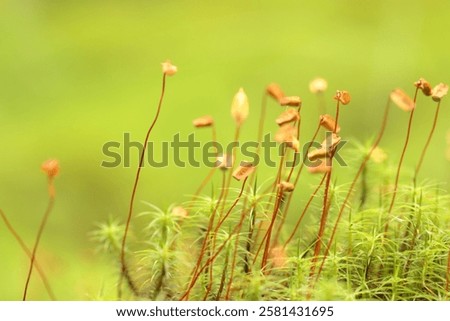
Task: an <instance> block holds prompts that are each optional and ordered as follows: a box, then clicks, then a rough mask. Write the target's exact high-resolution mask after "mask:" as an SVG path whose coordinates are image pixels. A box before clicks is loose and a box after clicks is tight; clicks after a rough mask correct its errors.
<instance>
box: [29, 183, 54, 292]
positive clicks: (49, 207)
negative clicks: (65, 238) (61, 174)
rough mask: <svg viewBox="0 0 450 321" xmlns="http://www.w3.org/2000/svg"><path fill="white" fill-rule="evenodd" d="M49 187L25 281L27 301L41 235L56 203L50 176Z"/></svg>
mask: <svg viewBox="0 0 450 321" xmlns="http://www.w3.org/2000/svg"><path fill="white" fill-rule="evenodd" d="M48 189H49V199H48V205H47V209H46V211H45V213H44V217H43V218H42V220H41V224H40V226H39V230H38V233H37V235H36V240H35V241H34V246H33V250H32V252H31V259H30V267H29V269H28V275H27V280H26V282H25V288H24V291H23V297H22V301H26V300H27V293H28V286H29V284H30V279H31V273H32V272H33V267H34V265H35V264H34V262H35V260H36V252H37V249H38V246H39V242H40V240H41V236H42V233H43V232H44V227H45V224H46V223H47V220H48V217H49V216H50V213H51V211H52V209H53V206H54V204H55V192H54V187H53V178H52V177H49V179H48Z"/></svg>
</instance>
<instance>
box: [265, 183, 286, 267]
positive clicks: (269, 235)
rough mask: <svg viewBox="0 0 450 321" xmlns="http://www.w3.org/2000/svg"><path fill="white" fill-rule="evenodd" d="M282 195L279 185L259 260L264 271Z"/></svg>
mask: <svg viewBox="0 0 450 321" xmlns="http://www.w3.org/2000/svg"><path fill="white" fill-rule="evenodd" d="M282 195H283V188H282V187H279V192H278V195H277V198H276V201H275V207H274V209H273V212H272V219H271V221H270V225H269V228H268V230H267V233H266V234H267V237H266V245H265V247H264V252H263V257H262V262H261V269H262V270H263V271H264V269H265V268H266V265H267V258H268V255H269V251H270V240H271V236H272V229H273V226H274V224H275V220H276V218H277V214H278V210H279V208H280V203H281V198H282Z"/></svg>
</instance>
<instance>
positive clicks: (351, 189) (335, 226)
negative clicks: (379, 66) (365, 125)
mask: <svg viewBox="0 0 450 321" xmlns="http://www.w3.org/2000/svg"><path fill="white" fill-rule="evenodd" d="M390 102H391V100H390V99H389V98H388V101H387V103H386V107H385V110H384V115H383V120H382V123H381V128H380V131H379V133H378V136H377V138H376V139H375V142H374V143H373V145H372V147H371V148H370V150H369V152H368V153H367V155H366V156H365V157H364V159H363V161H362V163H361V165H360V166H359V169H358V171H357V172H356V175H355V177H354V178H353V181H352V183H351V185H350V188H349V190H348V192H347V195H346V196H345V199H344V201H343V203H342V205H341V207H340V209H339V213H338V216H337V219H336V222H335V223H334V227H333V231H332V232H331V236H330V239H329V241H328V243H327V246H326V248H325V254H324V257H323V260H322V263H321V264H320V267H319V271H318V272H317V278H316V280H317V279H318V278H319V276H320V274H321V272H322V270H323V266H324V264H325V261H326V259H327V256H328V253H329V251H330V248H331V245H332V243H333V240H334V237H335V235H336V231H337V228H338V225H339V221H340V220H341V217H342V214H343V213H344V211H345V209H346V207H347V203H348V201H349V200H350V197H351V195H352V193H353V191H354V188H355V186H356V183H357V181H358V179H359V176H360V175H361V174H362V173H363V171H364V169H365V168H366V165H367V162H368V161H369V159H370V157H371V156H372V153H373V151H374V150H375V149H376V148H377V146H378V145H379V144H380V141H381V139H382V138H383V135H384V132H385V129H386V124H387V120H388V116H389V110H390Z"/></svg>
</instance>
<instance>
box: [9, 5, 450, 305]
mask: <svg viewBox="0 0 450 321" xmlns="http://www.w3.org/2000/svg"><path fill="white" fill-rule="evenodd" d="M449 20H450V3H449V2H448V1H446V0H442V1H438V0H430V1H391V0H379V1H356V0H354V1H352V0H338V1H324V0H317V1H304V0H295V1H235V0H231V1H156V0H148V1H144V0H141V1H119V0H111V1H101V0H79V1H69V0H65V1H50V0H20V1H17V0H2V1H0V34H1V37H0V137H1V142H2V144H1V151H0V208H2V209H3V210H4V211H5V213H6V214H7V215H8V217H9V218H10V220H11V222H12V224H13V225H14V226H15V227H16V229H17V230H18V231H19V233H20V234H21V235H22V236H23V237H24V239H25V241H26V242H27V244H29V246H31V244H32V242H33V240H34V238H35V234H36V231H37V227H38V224H39V221H40V219H41V217H42V215H43V211H44V209H45V206H46V202H47V190H46V178H45V175H44V174H43V173H41V172H40V170H39V166H40V164H41V163H42V161H43V160H45V159H47V158H50V157H55V158H57V159H59V161H60V163H61V174H60V176H59V177H58V179H57V182H56V188H57V203H56V206H55V209H54V212H53V213H52V216H51V217H50V220H49V222H48V225H47V227H46V230H45V234H44V236H43V239H42V243H41V246H40V249H39V253H38V255H39V260H40V262H41V264H42V265H43V267H44V268H45V270H46V271H47V274H48V275H49V277H50V282H51V284H52V285H53V287H54V290H55V292H56V295H57V297H58V299H61V300H89V299H101V298H108V297H109V295H108V291H110V290H111V289H112V288H113V283H114V281H115V279H116V277H115V276H116V274H117V269H118V267H117V264H115V263H114V261H113V260H111V259H110V258H107V257H104V256H102V255H100V254H98V253H97V252H96V251H95V249H96V244H95V243H93V242H92V240H91V238H90V236H89V233H90V232H92V230H94V229H95V224H96V223H98V222H102V221H106V220H107V219H108V217H116V218H118V219H120V220H122V221H123V220H124V219H125V216H126V213H127V206H128V199H129V196H130V192H131V186H132V182H133V179H134V174H135V166H136V162H137V159H136V157H134V158H132V162H133V164H134V166H132V168H123V167H119V168H114V169H106V168H103V167H101V166H100V165H101V162H102V160H104V159H105V156H104V155H103V154H102V145H103V144H104V143H105V142H108V141H113V140H116V141H121V139H122V136H123V133H124V132H128V133H130V134H131V138H132V139H135V140H138V141H141V140H142V139H143V137H144V135H145V132H146V130H147V127H148V125H149V122H150V121H151V119H152V117H153V115H154V111H155V107H156V103H157V99H158V96H159V92H160V83H161V69H160V68H161V67H160V63H161V62H162V61H164V60H165V59H168V58H169V59H171V60H172V62H173V63H174V64H176V65H177V66H178V68H179V73H178V74H177V75H176V76H174V77H172V78H170V79H168V86H167V96H166V100H165V104H164V106H163V111H162V114H161V117H160V121H159V123H158V124H157V126H156V128H155V130H154V132H153V136H152V139H153V140H155V141H161V140H170V139H171V137H172V136H173V135H174V134H175V133H178V132H179V133H180V135H181V136H182V137H186V136H187V135H188V134H189V133H191V132H193V128H192V124H191V120H192V119H193V118H195V117H198V116H201V115H204V114H210V115H212V116H213V117H214V118H215V119H216V121H217V128H218V137H219V140H221V141H222V142H227V141H229V140H231V139H232V137H233V130H234V129H233V122H232V120H231V118H230V116H229V115H230V114H229V108H230V103H231V99H232V97H233V95H234V94H235V92H236V91H237V89H238V88H239V87H241V86H242V87H244V88H245V90H246V92H247V95H248V96H249V100H250V118H249V120H248V122H247V123H246V125H245V127H244V128H243V134H242V135H243V138H244V139H254V138H255V135H256V126H257V122H258V117H259V108H260V107H259V106H260V102H261V96H262V92H263V89H264V87H265V86H266V85H267V84H268V83H270V82H272V81H275V82H277V83H279V84H280V85H281V86H282V88H283V89H284V90H285V92H286V93H288V94H290V95H300V96H301V97H302V99H303V101H304V105H303V106H304V108H303V111H302V114H303V125H302V126H303V130H304V135H305V137H306V136H310V135H311V134H310V133H312V131H313V129H314V128H315V126H316V121H317V107H316V103H317V100H316V97H315V96H314V95H312V94H311V93H310V92H309V91H308V83H309V82H310V81H311V80H312V79H313V78H314V77H316V76H322V77H324V78H326V79H327V80H328V83H329V90H328V91H327V93H326V97H327V103H328V106H327V107H328V108H329V110H332V107H333V101H332V99H331V98H332V96H333V92H334V90H336V89H346V90H348V91H349V92H350V93H351V94H352V102H351V104H350V105H348V106H345V108H342V115H341V116H342V118H341V125H342V128H343V131H342V135H345V137H346V138H347V139H348V140H350V141H351V140H352V139H353V140H359V141H362V142H364V141H366V140H367V139H369V138H370V137H373V136H374V135H375V133H376V131H377V129H378V127H379V123H380V120H381V114H382V110H383V108H384V104H385V101H386V98H387V96H388V94H389V92H390V90H392V89H393V88H396V87H400V88H403V89H404V90H405V91H406V92H408V93H410V94H411V95H412V94H413V91H414V88H413V86H412V83H413V82H414V81H415V80H417V79H418V78H419V77H425V78H426V79H427V80H429V81H430V82H431V83H432V84H436V83H438V82H445V83H449V82H450V75H449V70H450V59H449V56H450V50H449V49H450V35H449V33H448V27H445V26H448V21H449ZM434 109H435V104H434V103H432V102H431V100H430V99H425V98H424V97H423V96H420V97H419V105H418V110H417V114H416V117H415V120H414V125H413V134H412V140H411V146H410V147H411V148H410V149H409V151H408V153H407V157H406V160H405V166H406V167H412V166H414V165H415V163H416V161H417V158H418V156H419V152H420V150H421V148H422V146H423V144H424V142H425V139H426V134H427V133H428V130H429V128H430V125H431V121H432V117H433V113H434ZM280 111H281V110H280V109H279V107H277V106H276V105H275V104H271V105H270V110H269V119H273V118H274V117H275V116H276V115H277V114H278V113H279V112H280ZM407 118H408V115H407V114H406V113H405V112H403V111H401V110H398V109H395V110H394V109H393V112H392V114H391V118H390V122H389V125H388V129H387V132H386V136H385V139H384V140H383V142H382V144H381V146H382V147H383V148H384V149H385V150H386V151H387V153H388V155H389V158H390V159H391V160H392V162H393V163H395V161H396V160H397V159H398V157H399V154H400V149H401V146H402V143H403V140H404V133H405V128H406V127H405V126H406V122H407ZM449 119H450V103H449V102H448V100H445V101H444V103H443V106H442V113H441V115H440V119H439V122H438V127H437V129H436V132H435V136H434V139H433V141H432V144H431V146H430V149H429V154H428V156H427V159H426V162H425V164H424V166H423V172H422V179H425V178H429V179H431V180H433V181H435V182H440V183H442V185H443V186H446V187H447V189H448V187H449V177H450V170H449V161H448V160H447V159H446V149H447V148H448V146H447V144H448V143H447V142H446V135H447V132H448V130H449V129H450V126H449ZM272 123H273V122H272V121H270V122H269V123H268V125H267V127H266V128H267V130H269V131H270V130H274V129H275V125H274V124H272ZM344 133H345V134H344ZM209 136H210V132H209V131H207V130H201V131H198V132H197V137H198V139H201V140H207V139H208V138H209ZM207 171H208V169H206V168H191V167H187V168H177V167H174V166H170V167H169V168H161V169H153V168H149V167H147V168H146V169H145V170H144V172H143V176H142V179H141V185H140V187H139V192H138V195H137V201H138V202H137V206H136V212H139V211H142V210H143V207H142V205H141V203H139V201H140V200H146V201H149V202H153V203H155V204H156V205H158V206H161V207H163V208H164V207H167V206H168V205H169V204H172V203H180V202H183V201H186V200H188V199H189V197H187V196H186V195H189V194H192V193H193V192H194V190H195V188H196V187H197V186H198V183H199V181H200V180H201V179H202V178H203V177H204V175H206V173H207ZM406 173H407V170H406ZM403 177H404V176H403ZM404 179H408V178H407V177H406V178H404ZM308 192H309V190H308V189H307V188H306V189H305V191H303V194H301V193H300V194H299V195H298V196H297V197H296V198H297V201H298V202H301V201H302V197H303V198H304V197H305V195H307V194H308ZM302 195H303V196H302ZM27 268H28V261H27V257H26V256H25V255H24V254H23V252H22V251H21V249H20V248H19V246H18V245H17V244H16V242H15V240H14V239H13V238H12V237H11V235H9V234H8V233H7V230H6V228H5V227H4V226H3V224H0V299H2V300H19V299H20V298H21V293H22V289H23V285H24V282H25V275H26V269H27ZM29 297H30V299H35V300H46V299H48V297H47V295H46V293H45V291H44V288H43V286H42V283H41V281H40V279H39V278H38V276H37V274H36V273H35V274H34V277H33V279H32V283H31V288H30V293H29Z"/></svg>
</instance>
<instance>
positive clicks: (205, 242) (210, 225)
mask: <svg viewBox="0 0 450 321" xmlns="http://www.w3.org/2000/svg"><path fill="white" fill-rule="evenodd" d="M225 174H226V173H225V171H223V172H222V189H221V191H220V195H219V198H218V199H217V202H216V204H215V206H214V209H213V211H212V213H211V216H210V217H209V222H208V227H207V229H206V232H205V238H204V239H203V243H202V247H201V249H200V252H199V256H198V258H197V262H196V264H195V267H194V270H193V272H192V278H193V277H194V276H195V275H196V273H197V271H198V269H199V268H200V266H201V263H202V259H203V256H204V255H205V251H206V248H207V245H208V243H209V238H210V233H211V231H212V228H213V226H214V221H215V217H216V214H217V210H218V208H219V205H220V201H221V199H222V197H223V195H224V193H225V181H226V175H225ZM213 242H214V241H213ZM211 273H212V272H211ZM210 279H211V280H210V281H212V275H210ZM192 282H193V281H192V280H191V283H192ZM189 286H190V287H191V284H190V285H189ZM192 286H193V285H192ZM187 296H188V298H189V293H187Z"/></svg>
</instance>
